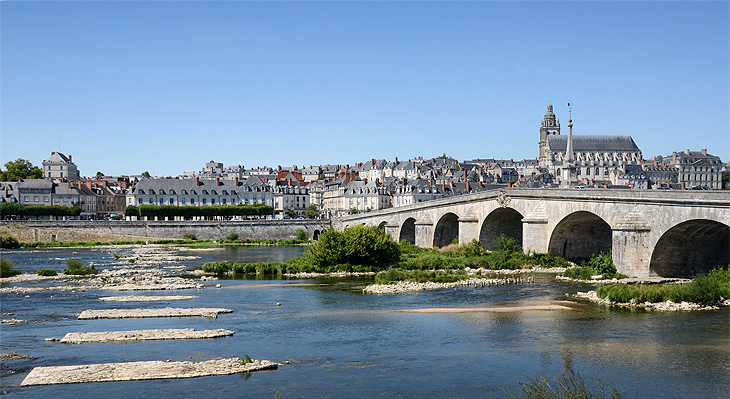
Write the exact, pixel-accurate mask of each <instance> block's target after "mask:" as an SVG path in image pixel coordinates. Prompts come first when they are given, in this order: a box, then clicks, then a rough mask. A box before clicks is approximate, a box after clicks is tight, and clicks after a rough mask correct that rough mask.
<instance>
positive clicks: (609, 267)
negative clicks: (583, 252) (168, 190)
mask: <svg viewBox="0 0 730 399" xmlns="http://www.w3.org/2000/svg"><path fill="white" fill-rule="evenodd" d="M588 267H590V268H592V269H593V270H595V271H596V272H597V273H596V274H601V275H603V276H604V277H606V278H612V277H613V275H614V274H616V266H614V265H613V257H612V256H611V252H608V253H601V254H598V255H593V256H592V257H591V259H589V260H588Z"/></svg>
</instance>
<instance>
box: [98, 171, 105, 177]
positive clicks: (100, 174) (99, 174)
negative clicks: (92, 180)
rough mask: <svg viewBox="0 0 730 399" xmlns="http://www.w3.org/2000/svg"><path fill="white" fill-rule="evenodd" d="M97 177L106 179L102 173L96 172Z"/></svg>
mask: <svg viewBox="0 0 730 399" xmlns="http://www.w3.org/2000/svg"><path fill="white" fill-rule="evenodd" d="M96 177H104V174H103V173H101V172H96Z"/></svg>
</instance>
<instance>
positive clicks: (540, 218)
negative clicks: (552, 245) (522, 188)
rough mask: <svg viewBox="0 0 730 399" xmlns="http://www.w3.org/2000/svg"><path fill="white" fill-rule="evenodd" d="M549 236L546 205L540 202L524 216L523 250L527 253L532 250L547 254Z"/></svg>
mask: <svg viewBox="0 0 730 399" xmlns="http://www.w3.org/2000/svg"><path fill="white" fill-rule="evenodd" d="M549 238H550V236H549V234H548V218H547V213H546V212H545V206H544V205H542V204H538V205H537V206H536V207H535V209H533V210H532V212H530V213H528V214H527V215H526V216H525V217H524V218H522V250H523V251H524V252H525V253H528V252H531V251H532V252H539V253H544V254H546V253H547V252H548V240H549Z"/></svg>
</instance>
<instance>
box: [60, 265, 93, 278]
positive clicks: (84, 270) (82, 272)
mask: <svg viewBox="0 0 730 399" xmlns="http://www.w3.org/2000/svg"><path fill="white" fill-rule="evenodd" d="M97 273H99V271H98V270H96V268H95V267H94V266H93V265H92V266H89V267H80V268H75V269H63V274H69V275H74V276H87V275H89V274H97Z"/></svg>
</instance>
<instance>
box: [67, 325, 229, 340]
mask: <svg viewBox="0 0 730 399" xmlns="http://www.w3.org/2000/svg"><path fill="white" fill-rule="evenodd" d="M231 335H233V331H230V330H224V329H222V328H219V329H217V330H203V331H195V329H193V328H178V329H157V330H134V331H105V332H88V333H83V332H75V333H68V334H66V335H65V336H64V337H63V338H62V339H61V343H62V344H85V343H91V342H136V341H155V340H164V339H202V338H219V337H228V336H231Z"/></svg>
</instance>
